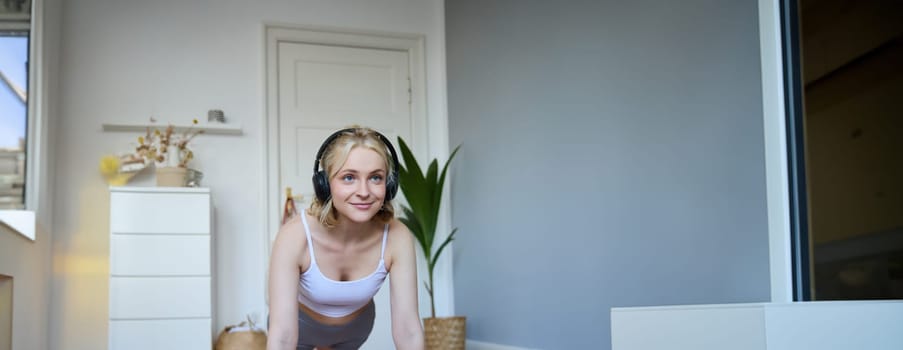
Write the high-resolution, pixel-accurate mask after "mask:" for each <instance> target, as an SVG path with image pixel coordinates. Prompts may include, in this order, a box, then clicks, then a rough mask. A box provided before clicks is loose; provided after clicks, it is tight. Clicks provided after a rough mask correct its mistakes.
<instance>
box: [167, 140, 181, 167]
mask: <svg viewBox="0 0 903 350" xmlns="http://www.w3.org/2000/svg"><path fill="white" fill-rule="evenodd" d="M181 161H182V157H181V154H179V147H176V146H175V145H170V146H167V147H166V166H167V167H177V166H179V162H181Z"/></svg>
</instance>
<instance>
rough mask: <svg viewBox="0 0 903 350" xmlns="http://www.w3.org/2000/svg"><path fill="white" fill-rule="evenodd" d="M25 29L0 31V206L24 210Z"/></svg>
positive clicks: (26, 94) (26, 38) (26, 47)
mask: <svg viewBox="0 0 903 350" xmlns="http://www.w3.org/2000/svg"><path fill="white" fill-rule="evenodd" d="M27 91H28V31H18V30H5V31H3V32H2V33H0V209H25V156H26V154H25V148H26V147H25V145H26V143H25V137H26V131H27V128H26V124H27V120H28V114H27V111H28V102H27V101H28V92H27Z"/></svg>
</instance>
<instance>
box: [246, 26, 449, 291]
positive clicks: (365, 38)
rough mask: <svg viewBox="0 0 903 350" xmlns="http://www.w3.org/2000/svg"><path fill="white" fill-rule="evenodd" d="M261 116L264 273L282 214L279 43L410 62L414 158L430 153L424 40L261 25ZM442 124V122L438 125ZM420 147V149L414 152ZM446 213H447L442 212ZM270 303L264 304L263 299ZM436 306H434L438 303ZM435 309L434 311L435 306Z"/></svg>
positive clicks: (357, 31)
mask: <svg viewBox="0 0 903 350" xmlns="http://www.w3.org/2000/svg"><path fill="white" fill-rule="evenodd" d="M263 29H264V30H263V32H264V48H263V53H264V67H263V69H264V99H265V103H264V116H265V117H264V118H261V120H262V126H261V132H262V133H263V137H262V144H263V145H262V152H263V156H262V157H261V159H262V160H263V163H264V164H262V168H263V169H264V174H263V176H262V182H261V185H260V189H261V191H260V193H261V194H260V197H261V198H260V200H261V201H262V202H263V203H264V205H262V206H261V217H263V218H265V219H264V220H263V221H264V223H263V227H262V230H263V232H265V234H263V235H262V236H263V240H264V242H263V243H264V246H265V248H264V258H265V259H264V260H265V261H264V268H263V270H264V271H267V269H268V266H269V259H270V253H271V246H272V241H273V239H275V235H276V232H277V231H278V229H279V221H280V218H281V213H282V201H283V198H282V196H283V195H282V193H284V191H282V189H280V188H279V151H280V149H279V148H280V145H279V97H278V91H279V86H278V79H277V78H278V52H277V47H278V45H279V43H280V42H293V43H304V44H314V45H336V46H348V47H358V48H367V49H383V50H396V51H405V52H407V53H408V58H409V65H408V67H409V68H408V69H409V74H410V77H411V119H412V124H411V141H410V142H411V144H412V145H413V146H414V147H413V148H414V151H413V152H414V153H415V156H416V157H417V158H419V159H426V157H427V155H429V154H432V153H431V150H430V149H429V148H430V146H431V142H429V140H428V139H427V135H428V115H427V105H426V86H427V85H426V73H425V71H426V70H425V68H426V67H425V60H424V51H425V45H424V40H425V38H424V36H423V35H416V34H399V33H386V32H377V31H364V30H350V29H343V28H333V27H310V26H297V25H285V24H274V23H264V28H263ZM437 124H442V123H437ZM418 149H419V151H418ZM445 210H448V209H445ZM448 270H449V271H447V274H443V275H446V276H441V275H438V274H437V276H436V277H437V279H438V280H440V281H441V280H451V271H450V269H448ZM266 281H267V278H264V286H263V287H264V297H265V298H268V293H266V290H267V282H266ZM267 304H269V300H267ZM437 306H438V305H437ZM437 308H438V307H437Z"/></svg>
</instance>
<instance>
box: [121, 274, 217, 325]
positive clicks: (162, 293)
mask: <svg viewBox="0 0 903 350" xmlns="http://www.w3.org/2000/svg"><path fill="white" fill-rule="evenodd" d="M210 308H211V300H210V277H111V278H110V319H113V320H117V319H127V320H128V319H160V318H175V317H199V318H202V317H211V315H210Z"/></svg>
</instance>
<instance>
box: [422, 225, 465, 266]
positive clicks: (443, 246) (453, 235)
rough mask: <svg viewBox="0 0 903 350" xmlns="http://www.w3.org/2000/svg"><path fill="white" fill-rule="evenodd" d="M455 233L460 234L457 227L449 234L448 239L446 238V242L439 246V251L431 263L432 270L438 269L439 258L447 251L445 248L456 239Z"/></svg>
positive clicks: (437, 250)
mask: <svg viewBox="0 0 903 350" xmlns="http://www.w3.org/2000/svg"><path fill="white" fill-rule="evenodd" d="M455 232H458V228H457V227H456V228H455V229H454V230H452V232H451V233H449V234H448V237H446V238H445V242H442V245H440V246H439V249H436V254H435V255H433V260H432V261H430V262H429V268H430V270H432V269H433V268H435V267H436V263H437V262H438V261H439V256H440V255H442V250H444V249H445V246H447V245H448V244H449V243H451V242H452V241H453V240H454V239H455Z"/></svg>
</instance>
